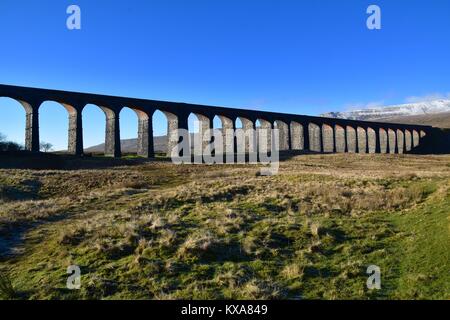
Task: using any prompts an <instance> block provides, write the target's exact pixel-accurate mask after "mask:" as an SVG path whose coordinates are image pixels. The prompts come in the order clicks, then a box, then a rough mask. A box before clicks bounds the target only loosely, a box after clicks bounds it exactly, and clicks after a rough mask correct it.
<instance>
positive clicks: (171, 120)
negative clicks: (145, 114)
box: [153, 109, 188, 157]
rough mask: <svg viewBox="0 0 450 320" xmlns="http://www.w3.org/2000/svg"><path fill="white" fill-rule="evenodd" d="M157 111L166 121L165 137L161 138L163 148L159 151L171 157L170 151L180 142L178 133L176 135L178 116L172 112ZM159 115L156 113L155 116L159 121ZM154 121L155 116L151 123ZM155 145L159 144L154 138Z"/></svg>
mask: <svg viewBox="0 0 450 320" xmlns="http://www.w3.org/2000/svg"><path fill="white" fill-rule="evenodd" d="M157 111H159V112H161V113H162V114H163V115H164V117H165V118H166V121H167V126H166V128H167V129H166V132H167V134H166V137H165V138H163V140H165V141H163V142H165V146H164V145H163V146H162V148H161V147H160V148H159V149H162V151H163V153H164V154H165V156H166V157H171V154H172V151H173V150H174V148H175V147H176V146H177V145H178V143H179V142H180V137H179V133H178V129H179V119H178V116H177V115H176V114H174V113H172V112H169V111H166V110H160V109H157ZM155 113H156V112H155ZM161 113H158V114H157V115H156V116H157V117H158V118H159V119H161V118H162V117H161ZM154 120H155V115H154V116H153V121H154ZM186 125H187V124H186ZM185 129H188V128H185ZM157 143H160V142H159V141H156V137H155V139H154V145H155V146H156V145H157Z"/></svg>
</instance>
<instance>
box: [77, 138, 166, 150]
mask: <svg viewBox="0 0 450 320" xmlns="http://www.w3.org/2000/svg"><path fill="white" fill-rule="evenodd" d="M153 141H154V148H155V152H166V150H167V136H158V137H155V138H154V140H153ZM120 146H121V150H122V152H123V153H136V152H137V139H124V140H121V141H120ZM104 150H105V144H104V143H102V144H98V145H96V146H92V147H89V148H86V149H84V152H92V153H97V152H98V153H101V152H103V151H104Z"/></svg>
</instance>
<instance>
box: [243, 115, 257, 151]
mask: <svg viewBox="0 0 450 320" xmlns="http://www.w3.org/2000/svg"><path fill="white" fill-rule="evenodd" d="M241 121H242V129H243V130H244V140H245V153H251V152H255V138H256V137H255V131H254V128H255V126H256V125H255V123H253V121H251V120H249V119H245V118H241ZM251 140H252V141H251Z"/></svg>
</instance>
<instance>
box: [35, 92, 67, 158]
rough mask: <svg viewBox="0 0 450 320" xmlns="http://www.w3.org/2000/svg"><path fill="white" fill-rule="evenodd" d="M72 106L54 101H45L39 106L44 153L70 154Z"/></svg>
mask: <svg viewBox="0 0 450 320" xmlns="http://www.w3.org/2000/svg"><path fill="white" fill-rule="evenodd" d="M70 112H75V111H74V109H73V108H72V107H71V106H64V105H62V104H61V103H58V102H54V101H45V102H43V103H42V104H41V105H40V106H39V140H40V149H41V151H44V152H49V151H59V152H68V149H69V148H68V146H69V143H68V141H69V113H70Z"/></svg>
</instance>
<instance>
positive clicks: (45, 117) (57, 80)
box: [0, 0, 450, 149]
mask: <svg viewBox="0 0 450 320" xmlns="http://www.w3.org/2000/svg"><path fill="white" fill-rule="evenodd" d="M71 4H76V5H79V6H80V8H81V20H82V22H81V23H82V29H81V30H72V31H70V30H68V29H67V28H66V19H67V17H68V15H67V14H66V9H67V7H68V6H69V5H71ZM370 4H376V5H378V6H380V8H381V11H382V29H381V30H368V29H367V28H366V19H367V17H368V15H367V14H366V9H367V7H368V6H369V5H370ZM0 39H1V40H0V41H1V43H2V47H1V50H0V83H4V84H15V85H23V86H35V87H44V88H55V89H63V90H73V91H85V92H95V93H105V94H112V95H120V96H131V97H140V98H150V99H162V100H172V101H184V102H195V103H202V104H212V105H223V106H233V107H245V108H252V109H261V110H273V111H282V112H290V113H298V114H310V115H317V114H320V113H323V112H327V111H335V110H345V109H348V108H349V107H350V106H367V105H373V104H396V103H403V102H405V101H408V100H410V99H411V97H427V96H429V95H442V96H446V95H448V93H449V92H450V59H449V57H450V1H444V0H427V1H414V0H395V1H392V0H390V1H379V0H371V1H363V0H354V1H351V0H346V1H325V0H314V1H313V0H311V1H299V0H295V1H294V0H292V1H288V0H285V1H275V0H273V1H272V0H271V1H268V0H258V1H256V0H246V1H245V0H244V1H242V0H241V1H238V0H226V1H225V0H209V1H206V0H190V1H185V0H177V1H175V0H145V1H144V0H142V1H137V0H136V1H133V0H127V1H119V0H117V1H107V0H96V1H92V0H89V1H88V0H72V1H65V0H58V1H54V0H53V1H50V0H41V1H21V0H1V1H0ZM83 117H84V132H85V145H86V146H89V145H92V144H96V143H100V142H102V141H103V139H104V115H103V114H102V113H101V111H100V110H99V109H98V108H96V107H94V106H89V107H88V108H86V110H85V112H84V113H83ZM121 118H122V120H123V121H122V123H121V131H122V137H123V138H131V137H135V136H136V135H137V134H136V131H137V124H136V117H135V115H134V114H133V113H132V111H130V110H125V111H123V113H122V114H121ZM40 120H41V121H40V127H41V138H42V140H45V141H49V142H52V143H53V144H54V145H55V149H64V148H66V147H67V132H66V130H67V114H66V111H65V110H64V109H63V108H62V107H60V106H58V105H57V104H56V103H51V102H49V103H46V104H45V105H44V106H43V107H42V110H41V113H40ZM163 120H164V119H163V118H162V116H161V115H158V116H156V117H155V124H154V126H155V134H162V133H164V132H165V123H164V121H163ZM0 132H2V133H4V134H6V135H7V136H8V138H9V139H11V140H15V141H18V142H23V140H24V111H23V110H21V109H20V107H18V106H17V105H16V104H14V103H12V102H11V101H8V100H7V99H4V98H1V99H0Z"/></svg>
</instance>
